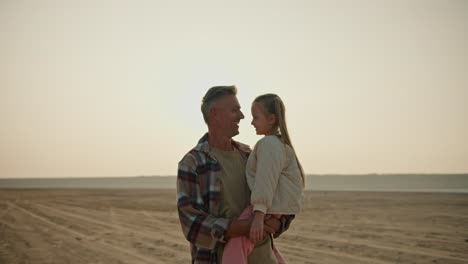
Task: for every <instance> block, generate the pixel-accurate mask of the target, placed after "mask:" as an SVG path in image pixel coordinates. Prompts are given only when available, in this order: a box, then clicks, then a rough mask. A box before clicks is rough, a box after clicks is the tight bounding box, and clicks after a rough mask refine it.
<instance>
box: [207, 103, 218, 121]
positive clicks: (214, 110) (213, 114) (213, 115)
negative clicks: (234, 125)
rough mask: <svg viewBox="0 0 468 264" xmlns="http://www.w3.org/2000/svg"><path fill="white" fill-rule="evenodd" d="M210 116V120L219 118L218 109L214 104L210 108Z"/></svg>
mask: <svg viewBox="0 0 468 264" xmlns="http://www.w3.org/2000/svg"><path fill="white" fill-rule="evenodd" d="M208 118H209V119H210V120H216V119H217V118H218V109H217V108H216V107H214V106H212V107H211V108H210V111H209V112H208Z"/></svg>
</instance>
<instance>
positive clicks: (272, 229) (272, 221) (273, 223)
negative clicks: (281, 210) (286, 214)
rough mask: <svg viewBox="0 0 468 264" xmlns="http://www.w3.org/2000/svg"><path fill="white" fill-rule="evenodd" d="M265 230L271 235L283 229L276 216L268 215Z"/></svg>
mask: <svg viewBox="0 0 468 264" xmlns="http://www.w3.org/2000/svg"><path fill="white" fill-rule="evenodd" d="M264 223H265V225H264V227H263V228H264V230H265V232H267V233H269V234H274V233H276V232H278V231H279V230H280V229H281V221H280V220H279V218H278V217H276V216H275V215H266V217H265V221H264Z"/></svg>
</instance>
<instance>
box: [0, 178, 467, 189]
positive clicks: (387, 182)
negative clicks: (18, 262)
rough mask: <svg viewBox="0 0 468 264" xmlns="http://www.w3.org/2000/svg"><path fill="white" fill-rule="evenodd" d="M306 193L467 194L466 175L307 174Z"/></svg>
mask: <svg viewBox="0 0 468 264" xmlns="http://www.w3.org/2000/svg"><path fill="white" fill-rule="evenodd" d="M176 182H177V178H176V177H175V176H134V177H100V178H98V177H95V178H76V177H75V178H21V179H0V189H175V188H176ZM306 190H309V191H361V192H431V193H468V174H382V175H378V176H375V175H369V174H364V175H362V174H359V175H357V174H355V175H332V174H330V175H307V177H306Z"/></svg>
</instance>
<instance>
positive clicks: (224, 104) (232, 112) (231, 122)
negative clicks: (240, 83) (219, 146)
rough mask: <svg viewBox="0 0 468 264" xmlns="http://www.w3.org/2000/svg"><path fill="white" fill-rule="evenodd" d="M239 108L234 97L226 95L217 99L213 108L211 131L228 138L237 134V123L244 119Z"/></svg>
mask: <svg viewBox="0 0 468 264" xmlns="http://www.w3.org/2000/svg"><path fill="white" fill-rule="evenodd" d="M240 109H241V107H240V104H239V101H237V97H236V96H235V95H226V96H224V97H223V98H221V99H219V101H218V102H216V103H215V104H214V105H213V107H212V110H213V120H212V121H213V126H212V128H213V129H216V130H217V131H216V132H217V133H220V134H223V135H225V136H228V137H234V136H235V135H237V134H239V122H240V120H241V119H244V114H243V113H242V112H241V110H240Z"/></svg>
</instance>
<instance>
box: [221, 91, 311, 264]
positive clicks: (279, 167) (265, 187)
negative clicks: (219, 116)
mask: <svg viewBox="0 0 468 264" xmlns="http://www.w3.org/2000/svg"><path fill="white" fill-rule="evenodd" d="M252 117H253V120H252V123H251V124H252V125H253V126H254V127H255V130H256V132H257V135H265V136H264V137H263V138H262V139H260V140H259V141H258V142H257V144H256V145H255V147H254V149H253V151H252V153H251V154H250V156H249V159H248V161H247V166H246V177H247V182H248V184H249V188H250V190H251V192H252V193H251V205H250V206H249V207H248V208H246V209H245V211H244V212H243V213H242V215H241V216H240V219H249V217H250V216H251V215H252V213H253V220H252V224H251V228H250V234H249V236H250V240H249V239H248V238H246V237H236V238H232V239H230V240H229V241H228V243H227V244H226V246H225V248H224V253H223V261H222V263H223V264H230V263H232V264H234V263H235V264H238V263H245V264H247V256H248V255H249V254H250V252H252V250H253V248H254V247H255V243H256V242H258V241H260V240H262V238H263V221H264V219H265V214H267V213H268V214H269V215H268V216H267V217H277V218H279V217H281V215H283V214H297V213H299V212H300V210H301V207H302V199H303V190H304V184H305V182H304V172H303V170H302V166H301V164H300V163H299V160H298V159H297V157H296V153H295V151H294V148H293V147H292V144H291V139H290V138H289V134H288V129H287V127H286V119H285V107H284V104H283V101H282V100H281V98H279V96H277V95H275V94H265V95H261V96H259V97H257V98H256V99H255V100H254V102H253V103H252ZM273 249H274V252H275V255H276V258H277V260H278V263H285V261H284V259H283V258H282V257H281V255H280V254H279V251H278V250H277V249H276V248H275V247H274V248H273Z"/></svg>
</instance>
